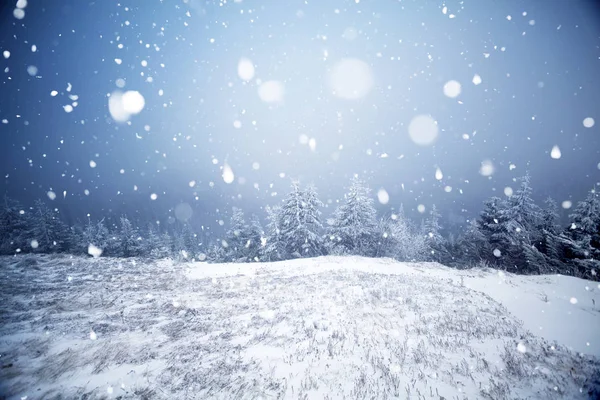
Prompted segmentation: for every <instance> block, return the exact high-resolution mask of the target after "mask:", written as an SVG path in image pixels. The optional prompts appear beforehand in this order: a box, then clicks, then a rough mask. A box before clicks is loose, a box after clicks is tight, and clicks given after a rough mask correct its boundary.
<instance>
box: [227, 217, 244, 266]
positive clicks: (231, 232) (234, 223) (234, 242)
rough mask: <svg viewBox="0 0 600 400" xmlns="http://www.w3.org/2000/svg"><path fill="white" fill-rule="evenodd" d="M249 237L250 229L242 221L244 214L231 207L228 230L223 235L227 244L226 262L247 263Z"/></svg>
mask: <svg viewBox="0 0 600 400" xmlns="http://www.w3.org/2000/svg"><path fill="white" fill-rule="evenodd" d="M249 236H250V228H249V227H248V224H247V223H246V220H245V219H244V212H243V211H242V210H241V209H239V208H237V207H233V213H232V215H231V219H230V221H229V229H227V232H226V233H225V241H226V242H227V248H226V249H225V250H226V251H225V253H226V254H227V260H228V261H237V262H245V261H248V260H247V256H248V247H249V246H250V244H249V240H250V237H249Z"/></svg>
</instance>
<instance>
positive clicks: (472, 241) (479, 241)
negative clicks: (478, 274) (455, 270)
mask: <svg viewBox="0 0 600 400" xmlns="http://www.w3.org/2000/svg"><path fill="white" fill-rule="evenodd" d="M458 249H459V256H458V260H457V262H458V263H460V268H467V267H468V266H469V265H477V264H479V262H481V261H482V260H487V259H489V255H490V254H493V249H490V248H489V245H488V243H487V241H486V237H485V236H484V235H483V233H481V231H480V230H479V226H478V224H477V220H475V219H473V220H471V221H469V223H468V225H467V227H466V230H465V232H464V234H463V235H461V236H460V237H459V239H458Z"/></svg>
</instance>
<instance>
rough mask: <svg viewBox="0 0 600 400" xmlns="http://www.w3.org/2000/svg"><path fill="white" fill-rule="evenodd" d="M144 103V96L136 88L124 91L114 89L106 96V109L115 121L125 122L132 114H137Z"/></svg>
mask: <svg viewBox="0 0 600 400" xmlns="http://www.w3.org/2000/svg"><path fill="white" fill-rule="evenodd" d="M145 105H146V101H145V99H144V96H142V94H141V93H140V92H138V91H137V90H128V91H126V92H125V93H123V92H121V91H118V90H117V91H114V92H112V93H111V95H110V97H109V98H108V111H109V112H110V115H111V117H112V118H113V119H114V120H115V121H117V122H126V121H128V120H129V119H130V118H131V116H132V115H135V114H139V113H140V112H141V111H142V110H143V109H144V106H145Z"/></svg>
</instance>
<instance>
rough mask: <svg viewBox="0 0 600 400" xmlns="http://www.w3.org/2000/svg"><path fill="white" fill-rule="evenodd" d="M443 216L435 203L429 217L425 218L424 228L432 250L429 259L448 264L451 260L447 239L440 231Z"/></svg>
mask: <svg viewBox="0 0 600 400" xmlns="http://www.w3.org/2000/svg"><path fill="white" fill-rule="evenodd" d="M441 218H442V215H441V214H440V213H439V211H438V209H437V207H436V206H435V204H434V205H433V206H432V207H431V211H430V212H429V218H427V219H426V220H425V226H424V230H425V235H426V236H425V237H426V242H427V245H428V246H429V249H430V252H431V254H430V257H429V260H431V261H437V262H439V263H442V264H447V263H448V262H450V254H449V253H448V250H447V248H446V240H445V239H444V237H443V236H442V234H441V233H440V231H441V230H442V227H441V225H440V219H441Z"/></svg>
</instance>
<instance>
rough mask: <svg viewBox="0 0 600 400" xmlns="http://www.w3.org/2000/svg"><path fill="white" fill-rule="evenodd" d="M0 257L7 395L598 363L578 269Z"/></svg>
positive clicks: (385, 383)
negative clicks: (548, 271)
mask: <svg viewBox="0 0 600 400" xmlns="http://www.w3.org/2000/svg"><path fill="white" fill-rule="evenodd" d="M0 262H2V264H3V265H4V267H3V271H4V272H3V274H2V275H0V284H2V287H3V288H4V295H5V296H8V297H6V299H7V300H8V301H3V302H2V303H0V311H1V312H2V315H4V319H3V324H2V325H1V326H0V337H1V338H2V340H1V341H0V354H2V359H3V365H6V366H7V367H5V368H3V369H1V370H0V379H1V381H2V382H3V386H2V388H3V389H2V390H4V391H5V393H4V394H6V395H7V396H8V398H20V397H24V396H28V397H29V398H37V397H36V396H42V397H45V398H53V397H58V396H61V397H63V398H80V397H82V396H83V397H86V398H104V397H105V396H106V395H107V394H108V395H109V397H110V396H116V395H117V394H118V395H119V396H122V397H123V398H137V397H139V396H140V393H148V397H150V398H156V399H159V400H160V399H168V398H186V397H189V394H190V393H193V394H194V396H196V397H198V398H222V399H230V398H239V397H240V396H239V394H240V393H244V396H245V397H244V398H259V397H262V398H265V397H269V398H297V397H301V398H325V397H328V398H331V399H338V398H339V399H341V398H394V397H395V398H398V397H400V398H404V397H406V396H405V394H407V393H411V396H412V395H413V394H416V393H422V394H423V393H428V394H429V393H434V394H435V396H438V397H444V398H452V397H453V396H454V397H456V395H457V394H458V393H460V396H465V397H468V398H565V399H567V398H568V399H573V398H582V399H583V398H589V396H588V394H587V391H588V390H589V389H590V387H589V384H590V383H591V382H593V381H591V379H593V377H594V376H596V375H595V374H597V373H598V372H599V371H600V364H599V363H598V359H597V358H596V357H598V356H599V355H600V346H599V343H597V342H595V340H596V338H597V332H598V329H599V328H600V326H599V322H600V316H599V315H598V313H597V309H596V306H595V305H594V304H593V302H592V300H595V301H596V302H598V301H600V288H597V286H596V285H595V284H593V283H592V282H588V281H585V280H581V279H577V278H569V277H562V276H516V275H513V274H511V273H498V272H497V271H491V270H481V269H475V270H455V269H450V268H447V267H444V266H441V265H439V264H435V263H399V262H395V261H392V260H390V259H368V258H362V257H319V258H312V259H297V260H292V261H284V262H278V263H252V264H206V263H187V262H186V263H177V262H173V261H171V260H159V261H143V260H131V259H111V258H87V259H86V258H80V257H71V256H60V255H58V256H57V255H48V256H28V255H25V256H17V257H2V258H0ZM32 265H33V268H32V267H31V266H32ZM65 276H69V277H72V278H73V279H72V281H69V282H67V281H66V280H65V279H64V277H65ZM49 288H53V290H49ZM571 297H576V298H577V299H578V302H577V303H576V304H571V303H570V301H569V299H570V298H571ZM540 327H543V329H539V328H540ZM549 341H551V342H549ZM588 343H589V345H588ZM570 348H571V349H572V350H573V351H576V352H578V353H582V354H575V353H574V352H573V351H571V350H569V349H570ZM192 371H193V372H192ZM555 387H556V390H555ZM107 388H112V389H113V393H112V394H110V393H109V390H108V389H107ZM580 390H581V391H580ZM134 393H137V395H136V394H134ZM409 397H410V396H409ZM436 398H437V397H436Z"/></svg>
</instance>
